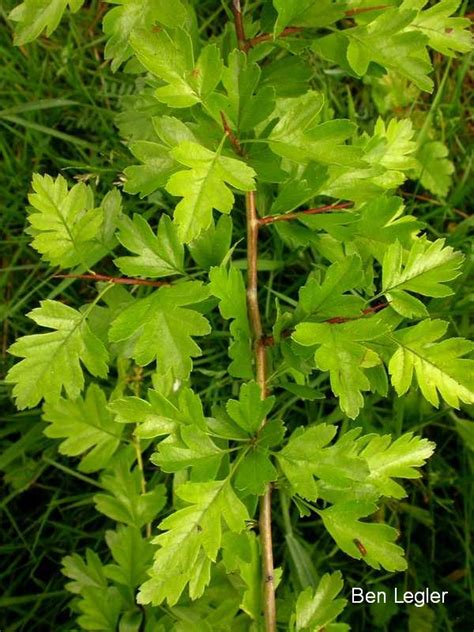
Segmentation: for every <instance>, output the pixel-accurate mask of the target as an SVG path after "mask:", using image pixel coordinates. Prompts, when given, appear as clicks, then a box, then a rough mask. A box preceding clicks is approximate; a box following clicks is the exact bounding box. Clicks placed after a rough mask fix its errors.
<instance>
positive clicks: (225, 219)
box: [188, 215, 232, 291]
mask: <svg viewBox="0 0 474 632" xmlns="http://www.w3.org/2000/svg"><path fill="white" fill-rule="evenodd" d="M231 241H232V218H230V217H229V216H228V215H221V216H220V217H219V219H218V220H217V222H216V223H215V224H214V222H212V223H211V225H210V226H209V228H208V229H207V230H204V231H203V232H202V233H201V234H200V235H199V237H197V238H196V239H194V240H193V241H192V242H191V243H190V244H189V245H188V248H189V251H190V253H191V255H192V257H193V259H194V261H196V263H197V264H198V265H199V266H201V268H210V267H212V266H219V265H220V264H221V263H222V261H223V260H224V258H225V257H226V255H227V253H228V252H229V250H230V244H231ZM211 291H212V290H211Z"/></svg>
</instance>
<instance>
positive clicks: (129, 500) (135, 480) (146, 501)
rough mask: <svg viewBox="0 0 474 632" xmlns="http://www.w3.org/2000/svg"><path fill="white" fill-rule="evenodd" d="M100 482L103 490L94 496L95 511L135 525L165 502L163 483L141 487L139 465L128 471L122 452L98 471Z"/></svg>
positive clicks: (140, 524)
mask: <svg viewBox="0 0 474 632" xmlns="http://www.w3.org/2000/svg"><path fill="white" fill-rule="evenodd" d="M101 484H102V487H103V488H104V490H105V492H104V493H102V492H101V493H99V494H96V495H95V496H94V503H95V506H96V509H97V511H100V512H101V513H103V514H104V515H106V516H107V517H108V518H111V519H112V520H115V521H116V522H123V523H124V524H126V525H129V526H132V527H136V528H138V529H140V528H141V527H143V526H144V525H145V524H147V523H149V522H151V521H152V520H154V519H155V518H156V516H157V515H158V514H159V512H160V511H161V509H163V507H164V505H165V503H166V489H165V487H164V485H155V486H154V487H153V489H151V490H150V491H147V492H143V491H142V475H141V472H140V469H139V468H138V467H135V468H134V469H132V470H131V471H130V458H129V456H128V454H125V453H119V454H118V455H117V456H116V457H115V459H114V460H113V461H112V463H111V464H110V468H109V469H108V470H106V471H105V472H104V474H103V475H102V477H101ZM107 492H108V493H107Z"/></svg>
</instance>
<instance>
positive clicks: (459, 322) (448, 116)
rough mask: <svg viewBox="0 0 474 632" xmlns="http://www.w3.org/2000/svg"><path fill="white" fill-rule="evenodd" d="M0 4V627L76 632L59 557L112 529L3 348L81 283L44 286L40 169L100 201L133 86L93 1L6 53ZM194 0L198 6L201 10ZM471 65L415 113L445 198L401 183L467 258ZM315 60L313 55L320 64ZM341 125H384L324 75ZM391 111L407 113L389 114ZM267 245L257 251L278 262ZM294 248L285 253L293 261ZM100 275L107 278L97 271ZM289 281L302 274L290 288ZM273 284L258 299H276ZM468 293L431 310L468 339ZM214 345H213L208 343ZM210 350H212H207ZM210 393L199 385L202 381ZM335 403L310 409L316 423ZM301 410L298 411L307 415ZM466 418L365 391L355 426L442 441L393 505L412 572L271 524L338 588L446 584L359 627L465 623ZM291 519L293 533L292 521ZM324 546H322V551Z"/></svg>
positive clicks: (315, 534)
mask: <svg viewBox="0 0 474 632" xmlns="http://www.w3.org/2000/svg"><path fill="white" fill-rule="evenodd" d="M14 4H15V3H14V2H11V1H10V0H8V1H6V2H4V3H3V4H2V5H1V7H0V58H1V59H2V62H1V65H2V68H1V71H0V204H1V207H0V422H1V423H0V472H1V473H2V475H3V476H2V482H1V492H2V493H1V500H0V556H1V558H2V560H3V563H2V565H1V567H0V629H1V630H2V632H5V631H8V632H13V631H16V630H18V631H20V630H28V631H30V630H31V631H42V630H45V631H46V630H72V629H76V627H75V623H74V619H73V617H71V616H70V613H69V611H68V605H67V604H68V601H69V598H70V596H69V593H67V592H66V591H65V589H64V578H63V577H62V575H61V574H60V566H61V559H62V557H63V556H65V555H67V554H70V553H72V552H74V551H75V552H79V553H82V552H83V551H84V549H85V548H86V547H90V548H93V549H95V550H97V551H98V552H99V553H100V552H102V548H103V538H102V536H103V532H104V531H105V529H106V528H107V527H110V523H109V522H108V521H107V519H106V518H104V517H103V516H100V515H98V514H97V513H96V512H95V510H94V508H93V504H92V495H93V493H94V492H95V491H96V482H95V481H94V480H93V479H89V478H88V477H86V476H84V475H81V474H78V473H77V472H76V471H75V470H74V468H73V464H72V463H71V461H70V460H68V459H65V458H64V457H62V456H60V455H58V453H57V446H56V444H55V442H53V441H51V440H48V439H47V438H46V437H44V436H43V434H42V422H41V417H40V411H39V410H31V411H26V412H17V411H16V410H15V408H14V406H13V404H12V402H11V399H10V390H9V388H7V386H6V385H5V384H4V383H3V381H2V379H3V377H4V375H5V373H6V371H7V370H8V367H9V366H10V364H11V359H10V358H9V356H8V353H7V348H8V346H9V345H10V344H11V342H13V340H15V338H16V337H18V336H21V335H24V334H27V333H30V332H31V331H32V323H31V321H29V320H28V319H27V318H26V317H25V314H26V313H27V312H28V311H29V310H30V309H31V308H33V307H35V306H36V305H37V303H38V301H39V300H40V299H44V298H47V297H48V298H53V297H56V296H61V299H62V300H64V299H66V300H67V301H68V303H69V304H71V305H81V304H83V303H84V300H85V298H86V297H87V292H88V291H89V289H90V288H88V287H87V286H86V285H81V284H78V283H72V282H71V281H70V280H65V281H61V282H60V281H58V280H57V279H54V278H53V274H54V271H52V270H51V269H50V268H48V266H47V265H46V264H44V263H42V262H41V261H39V259H38V257H37V255H36V253H35V252H34V251H33V250H32V249H31V248H30V247H29V246H28V241H29V240H28V236H27V235H26V234H25V232H24V231H25V227H26V212H25V207H26V195H27V192H28V190H29V182H30V179H31V174H32V172H33V171H39V172H41V173H44V172H47V173H50V174H52V175H56V174H57V173H59V172H61V173H63V175H65V176H66V177H68V178H69V179H73V178H75V179H86V180H87V181H89V182H92V183H93V184H94V185H95V186H96V188H97V191H98V194H99V197H100V196H101V195H102V194H103V193H105V192H106V191H107V190H108V189H109V188H110V187H111V186H112V185H113V183H116V182H117V181H118V180H119V176H120V173H121V171H122V169H123V168H124V167H125V166H126V165H127V164H129V163H131V162H133V158H131V157H130V155H129V153H128V151H127V149H126V147H125V146H124V144H123V142H122V140H121V139H120V137H119V135H118V133H117V129H116V126H115V122H114V121H115V116H116V114H117V112H119V111H120V107H121V101H122V98H123V96H125V95H127V94H130V93H132V92H133V90H134V80H133V78H132V77H130V76H127V75H125V74H123V73H120V72H119V73H118V74H116V75H113V74H112V73H111V72H110V68H109V66H108V64H104V62H103V56H102V51H103V45H104V37H103V35H102V33H101V28H100V19H101V12H102V4H101V3H98V2H91V3H89V4H88V5H87V6H86V8H85V9H83V10H82V11H81V12H79V14H77V15H75V16H72V17H67V18H66V19H65V20H63V22H62V25H61V27H60V28H59V29H58V30H57V31H56V32H55V33H54V35H53V36H52V38H51V39H49V40H47V39H45V38H40V40H39V41H38V42H36V43H34V44H32V45H29V46H28V47H24V48H23V47H22V48H19V49H18V48H14V47H13V46H12V35H11V25H10V24H9V23H8V21H7V19H6V15H7V14H8V11H9V10H10V9H11V8H12V6H13V5H14ZM209 4H210V3H209V2H203V3H202V9H201V10H202V11H203V13H204V14H206V11H207V12H208V13H209V14H210V13H211V12H210V11H209V10H208V8H207V5H209ZM469 61H470V60H469V58H465V59H463V60H459V61H454V62H452V63H451V64H450V66H448V65H447V64H448V62H446V60H441V59H438V60H437V63H436V71H435V81H436V85H437V86H440V85H441V84H442V83H443V82H442V80H443V77H446V81H445V83H444V89H443V91H442V93H441V94H440V98H439V100H437V103H436V104H435V107H433V105H432V104H433V98H432V97H417V98H415V100H414V101H413V102H412V103H410V106H409V107H408V108H407V112H408V113H409V114H412V115H414V116H415V117H418V118H419V119H420V120H422V119H424V117H426V116H427V115H428V114H429V115H431V116H432V117H433V122H434V126H435V128H436V129H437V135H438V137H439V138H441V139H442V140H443V141H444V142H445V143H446V144H447V145H448V147H449V150H450V155H451V158H452V159H453V161H454V163H455V166H456V172H455V176H454V182H453V187H452V189H451V192H450V194H449V196H448V198H447V199H446V200H444V201H442V200H433V199H432V200H430V201H427V200H425V199H419V198H417V197H415V196H419V195H421V196H425V195H428V196H429V197H432V196H430V195H429V194H427V192H426V191H423V190H422V189H421V188H420V187H418V186H416V185H415V184H414V183H411V184H407V185H406V186H405V187H404V195H405V196H406V202H407V210H408V211H409V212H412V213H413V214H414V215H416V216H417V217H418V218H420V219H421V220H423V221H425V222H427V224H428V227H427V232H428V234H429V235H430V237H432V238H434V237H446V238H447V240H448V243H449V244H450V245H452V246H454V247H455V248H458V249H462V250H464V251H466V252H468V251H469V247H470V240H469V229H470V228H472V221H471V219H469V206H468V204H469V199H472V188H473V185H472V181H473V179H472V144H471V143H470V139H471V138H472V132H473V130H474V120H473V103H472V101H471V102H470V101H469V95H470V94H472V92H473V90H472V88H473V83H474V76H473V73H472V70H470V69H469V68H470V67H469ZM315 63H316V64H317V63H319V62H317V61H316V62H315ZM317 76H318V79H317V81H316V85H317V87H318V88H320V89H323V90H324V91H325V93H326V94H327V96H328V99H329V100H330V103H331V105H332V107H333V108H334V110H335V113H336V115H337V116H349V117H351V118H354V119H355V120H357V122H358V123H359V124H360V125H362V126H364V125H369V124H370V121H373V120H374V118H375V117H376V116H377V112H376V111H375V107H374V105H373V102H372V100H371V99H370V96H369V95H370V92H369V87H368V86H363V85H362V84H361V83H360V82H347V81H342V80H338V79H337V78H334V77H331V76H330V75H325V74H324V73H317ZM398 114H400V112H398ZM126 204H127V205H128V208H129V209H132V208H133V210H136V209H137V207H139V208H140V209H141V210H145V211H146V210H147V208H149V205H148V206H147V202H146V201H145V202H139V201H138V200H137V199H136V198H130V197H129V198H128V199H127V201H126ZM276 246H278V244H277V243H276V242H275V243H274V242H273V241H272V240H271V239H270V238H269V239H268V241H267V242H266V243H264V244H263V248H264V251H263V256H264V257H266V258H270V257H274V258H275V259H278V258H280V257H281V258H284V256H286V255H285V254H284V253H282V252H279V250H278V248H281V246H278V247H276ZM286 254H288V253H286ZM101 271H104V272H107V271H108V270H101ZM294 281H295V288H296V287H297V285H299V284H300V283H301V278H296V279H294ZM270 286H271V282H269V283H268V284H267V286H266V288H263V292H262V301H263V302H264V304H267V305H268V304H269V301H270V289H269V288H270ZM471 296H472V287H470V286H469V269H468V267H466V270H465V274H464V276H463V277H462V278H460V279H459V280H458V281H457V284H456V293H455V295H454V296H453V297H449V298H448V299H444V300H443V301H438V303H437V304H435V310H434V311H435V312H436V315H437V316H439V317H442V318H445V319H448V320H449V321H450V322H451V325H452V333H455V334H457V335H464V336H468V335H469V329H468V328H469V313H470V298H471ZM206 347H209V350H208V352H209V353H211V352H212V348H213V344H212V340H211V344H210V345H206ZM214 349H215V347H214ZM204 384H208V381H204V380H203V388H204ZM332 408H333V406H332V404H330V405H327V407H326V408H325V407H324V405H323V406H321V405H319V404H318V407H317V408H315V409H314V411H316V413H317V415H320V416H321V417H322V416H324V415H327V414H331V412H330V411H332ZM306 412H307V411H306ZM463 415H464V417H465V415H466V413H459V415H458V413H456V414H455V413H453V412H452V411H450V410H449V409H447V408H441V409H440V410H439V411H436V410H434V409H433V408H431V407H430V406H429V405H427V404H426V403H424V402H423V400H422V399H421V398H420V397H419V395H418V394H417V393H416V392H412V393H411V394H410V395H409V396H408V397H407V398H405V399H403V400H396V399H393V400H388V401H385V402H382V401H380V400H379V399H377V398H372V400H371V401H370V402H369V406H368V408H367V409H366V410H365V411H364V412H363V414H362V415H361V418H360V419H359V420H358V421H360V423H361V424H362V425H363V426H364V429H365V430H367V431H370V430H377V431H381V430H384V431H392V432H394V433H395V434H398V433H399V432H402V431H408V430H414V431H416V432H420V433H423V434H424V435H425V436H427V437H429V438H430V439H433V440H434V441H436V443H437V445H438V449H437V452H436V455H435V456H434V458H433V459H432V460H431V461H430V463H429V465H428V467H427V469H426V471H425V477H424V478H423V479H421V480H420V482H417V484H416V485H411V486H409V490H410V491H409V497H408V498H407V499H405V501H404V502H400V503H398V504H396V505H392V506H391V507H389V509H395V510H396V512H397V517H398V520H399V525H400V529H401V531H402V539H403V544H404V546H405V547H406V548H407V554H408V558H409V560H410V569H409V571H408V572H407V573H406V574H398V575H396V576H394V577H392V576H390V575H389V574H387V576H386V577H385V576H382V575H381V574H380V573H375V572H372V571H371V570H370V569H368V568H366V567H364V566H363V565H359V564H358V565H354V564H352V562H351V560H350V559H348V558H347V557H345V556H343V555H342V554H340V553H338V552H336V550H335V549H334V548H333V545H332V543H331V541H330V539H329V537H328V536H326V535H322V536H321V535H320V532H319V531H318V530H317V529H315V524H314V523H313V522H312V521H311V520H309V519H308V520H306V521H300V520H297V516H295V515H293V514H291V513H288V515H287V516H285V518H287V520H286V521H285V520H284V519H283V516H279V515H277V516H276V522H277V523H278V527H277V528H280V530H281V533H285V530H286V533H287V534H288V529H289V526H290V525H291V528H292V530H293V533H294V535H295V537H296V538H300V536H301V537H302V539H303V540H305V541H306V542H307V543H309V544H305V545H303V548H304V555H305V556H306V558H307V560H308V564H310V565H312V566H313V567H314V568H315V569H316V570H317V571H319V570H321V569H322V570H326V568H327V567H328V566H329V567H331V568H333V569H336V568H340V569H341V570H342V571H343V573H344V576H345V580H346V587H347V588H348V587H349V586H351V585H364V586H366V587H367V588H369V587H373V589H374V590H375V589H380V588H381V587H385V588H388V587H390V588H391V587H393V586H395V585H396V586H398V587H400V588H403V587H407V586H410V587H412V586H417V587H420V588H422V587H424V586H430V587H432V588H433V589H435V588H438V589H439V590H449V592H450V599H449V602H448V603H447V604H446V606H445V607H438V608H437V609H436V612H435V611H434V610H431V609H426V608H423V609H421V608H411V609H408V610H407V609H406V608H404V609H403V610H400V611H399V612H395V611H394V610H393V608H390V607H376V606H374V607H371V608H368V607H356V606H351V607H349V608H348V609H347V611H346V618H347V620H348V621H349V622H350V623H351V624H352V626H353V629H354V630H358V631H362V630H368V629H374V630H390V631H392V630H393V631H398V630H401V631H402V630H410V632H424V631H425V630H426V632H428V631H430V630H443V631H444V630H448V631H451V630H452V631H453V632H454V631H456V632H458V631H463V630H470V629H471V627H472V625H471V623H470V619H469V609H470V603H471V598H472V594H473V578H472V574H471V557H470V555H471V554H470V550H469V544H470V525H471V524H472V511H473V506H474V503H473V497H472V482H473V465H474V458H473V455H474V452H473V449H474V445H473V443H474V441H473V438H472V435H471V436H469V435H466V433H465V432H464V431H463V427H462V426H461V425H460V424H459V419H462V418H463ZM285 525H286V526H285ZM321 551H327V552H328V554H327V555H326V557H324V558H321ZM276 555H277V558H278V562H279V563H280V564H282V565H283V566H285V568H286V570H288V572H289V574H290V576H297V575H298V569H296V568H295V565H297V562H295V560H294V559H292V557H291V555H289V554H288V550H287V548H286V547H284V542H283V539H282V538H281V539H280V540H279V542H277V548H276Z"/></svg>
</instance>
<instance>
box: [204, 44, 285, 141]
mask: <svg viewBox="0 0 474 632" xmlns="http://www.w3.org/2000/svg"><path fill="white" fill-rule="evenodd" d="M228 64H229V66H228V67H226V68H224V71H223V74H222V83H223V84H224V87H225V89H226V92H227V99H226V100H224V101H223V99H222V98H221V97H222V95H220V94H219V99H218V101H217V103H216V105H215V107H216V109H220V110H224V112H225V114H226V116H227V117H228V119H229V120H228V122H229V124H230V125H231V127H233V128H234V129H237V130H238V131H239V132H246V131H250V130H252V129H255V127H256V126H257V125H259V123H261V122H262V121H264V120H265V119H266V118H268V117H269V116H270V114H271V113H272V112H273V109H274V107H275V90H274V88H273V87H271V86H264V87H263V88H261V89H260V90H258V91H257V86H258V84H259V81H260V75H261V71H260V68H259V66H258V65H257V64H255V63H251V62H249V61H248V58H247V55H246V54H245V53H243V52H242V51H239V50H233V51H232V52H231V53H230V55H229V61H228ZM216 114H219V113H218V112H217V113H216ZM216 118H217V116H216Z"/></svg>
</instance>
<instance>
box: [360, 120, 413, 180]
mask: <svg viewBox="0 0 474 632" xmlns="http://www.w3.org/2000/svg"><path fill="white" fill-rule="evenodd" d="M414 133H415V132H414V130H413V124H412V122H411V121H410V119H403V120H400V121H397V119H392V120H391V121H390V122H389V123H388V125H386V124H385V122H384V121H383V119H381V118H379V119H377V122H376V123H375V128H374V134H373V136H372V137H371V138H370V140H369V141H368V143H367V145H366V146H365V153H364V160H366V161H367V162H369V163H370V164H374V165H381V166H382V167H385V169H387V170H389V171H402V172H403V171H408V170H409V169H413V168H414V167H415V166H416V160H415V158H414V157H413V154H414V153H415V151H416V150H417V143H416V142H415V141H414V140H413V136H414Z"/></svg>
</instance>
